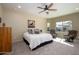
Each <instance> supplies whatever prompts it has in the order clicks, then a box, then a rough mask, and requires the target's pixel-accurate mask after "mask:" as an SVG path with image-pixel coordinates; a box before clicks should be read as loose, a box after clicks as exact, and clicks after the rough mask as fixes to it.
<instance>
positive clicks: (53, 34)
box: [50, 29, 57, 38]
mask: <svg viewBox="0 0 79 59" xmlns="http://www.w3.org/2000/svg"><path fill="white" fill-rule="evenodd" d="M50 34H51V35H52V37H53V38H56V37H57V34H56V32H55V30H54V29H51V30H50Z"/></svg>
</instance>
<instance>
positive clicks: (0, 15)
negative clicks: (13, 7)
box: [0, 5, 2, 26]
mask: <svg viewBox="0 0 79 59" xmlns="http://www.w3.org/2000/svg"><path fill="white" fill-rule="evenodd" d="M0 17H1V18H2V6H1V5H0ZM0 26H1V23H0Z"/></svg>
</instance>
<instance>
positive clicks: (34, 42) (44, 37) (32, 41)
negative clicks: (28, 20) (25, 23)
mask: <svg viewBox="0 0 79 59" xmlns="http://www.w3.org/2000/svg"><path fill="white" fill-rule="evenodd" d="M23 37H24V38H25V39H26V40H27V41H28V42H29V47H30V48H31V50H32V49H33V48H35V47H36V46H38V45H39V44H41V43H43V42H46V41H50V40H52V39H53V38H52V36H51V34H48V33H41V34H29V33H27V32H26V33H24V35H23Z"/></svg>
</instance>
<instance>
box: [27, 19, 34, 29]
mask: <svg viewBox="0 0 79 59" xmlns="http://www.w3.org/2000/svg"><path fill="white" fill-rule="evenodd" d="M28 28H35V20H28Z"/></svg>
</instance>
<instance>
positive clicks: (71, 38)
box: [65, 30, 78, 42]
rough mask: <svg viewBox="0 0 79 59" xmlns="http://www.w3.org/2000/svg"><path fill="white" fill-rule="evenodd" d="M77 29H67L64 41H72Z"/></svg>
mask: <svg viewBox="0 0 79 59" xmlns="http://www.w3.org/2000/svg"><path fill="white" fill-rule="evenodd" d="M77 33H78V31H76V30H69V31H68V35H65V38H66V41H68V42H73V40H74V39H75V38H76V37H77Z"/></svg>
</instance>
